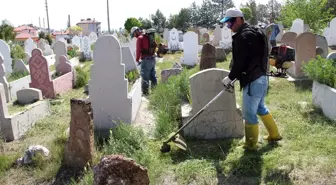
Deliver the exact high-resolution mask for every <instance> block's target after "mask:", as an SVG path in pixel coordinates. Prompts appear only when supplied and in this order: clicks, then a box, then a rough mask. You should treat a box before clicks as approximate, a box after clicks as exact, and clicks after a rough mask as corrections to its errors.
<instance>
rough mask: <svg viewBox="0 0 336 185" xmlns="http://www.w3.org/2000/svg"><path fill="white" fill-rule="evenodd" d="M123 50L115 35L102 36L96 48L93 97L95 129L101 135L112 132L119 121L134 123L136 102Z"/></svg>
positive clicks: (91, 89)
mask: <svg viewBox="0 0 336 185" xmlns="http://www.w3.org/2000/svg"><path fill="white" fill-rule="evenodd" d="M121 52H122V49H121V46H120V43H119V42H118V40H117V38H116V37H114V36H111V35H106V36H102V37H99V38H98V40H97V42H96V44H95V48H94V51H93V65H92V67H91V79H90V80H89V92H90V97H89V98H90V101H91V105H92V110H93V112H94V116H93V119H94V124H95V130H97V131H99V132H100V133H101V134H108V131H109V129H111V128H113V127H115V124H116V123H117V122H118V121H122V122H124V123H131V122H132V116H131V115H132V101H131V98H130V97H129V96H128V82H127V79H126V78H125V65H124V64H123V63H122V53H121ZM106 84H108V85H106ZM111 95H113V96H111ZM105 132H107V133H105Z"/></svg>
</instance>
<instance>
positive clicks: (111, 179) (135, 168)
mask: <svg viewBox="0 0 336 185" xmlns="http://www.w3.org/2000/svg"><path fill="white" fill-rule="evenodd" d="M93 174H94V180H93V185H149V177H148V172H147V169H146V168H144V167H142V166H140V165H139V164H137V163H136V162H135V161H133V160H132V159H128V158H126V157H123V156H121V155H109V156H104V157H103V158H102V159H101V160H100V162H99V163H98V164H97V165H96V166H95V167H94V169H93Z"/></svg>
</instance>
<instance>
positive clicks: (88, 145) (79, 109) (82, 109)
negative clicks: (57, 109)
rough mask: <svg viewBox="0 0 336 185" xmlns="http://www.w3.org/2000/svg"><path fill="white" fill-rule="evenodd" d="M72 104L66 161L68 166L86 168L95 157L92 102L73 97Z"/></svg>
mask: <svg viewBox="0 0 336 185" xmlns="http://www.w3.org/2000/svg"><path fill="white" fill-rule="evenodd" d="M70 104H71V122H70V132H69V139H68V141H67V143H66V147H65V154H64V162H65V165H66V166H68V167H75V168H84V167H86V165H87V164H88V163H89V164H92V159H93V157H94V137H93V134H94V133H93V130H94V129H93V122H92V109H91V103H90V102H88V101H87V100H81V99H71V100H70Z"/></svg>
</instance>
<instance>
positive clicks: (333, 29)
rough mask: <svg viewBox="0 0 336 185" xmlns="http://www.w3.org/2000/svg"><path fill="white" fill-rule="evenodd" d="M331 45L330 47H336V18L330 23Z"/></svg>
mask: <svg viewBox="0 0 336 185" xmlns="http://www.w3.org/2000/svg"><path fill="white" fill-rule="evenodd" d="M329 34H330V44H329V46H335V45H336V17H335V18H333V19H332V20H331V21H330V31H329Z"/></svg>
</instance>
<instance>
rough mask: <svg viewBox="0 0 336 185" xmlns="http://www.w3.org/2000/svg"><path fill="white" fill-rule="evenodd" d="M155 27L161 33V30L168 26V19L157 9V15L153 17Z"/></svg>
mask: <svg viewBox="0 0 336 185" xmlns="http://www.w3.org/2000/svg"><path fill="white" fill-rule="evenodd" d="M152 20H153V26H154V27H155V28H156V30H157V31H160V29H161V28H164V27H165V26H166V17H165V16H164V15H163V13H162V12H161V11H160V10H159V9H157V10H156V12H155V14H154V15H152Z"/></svg>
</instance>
